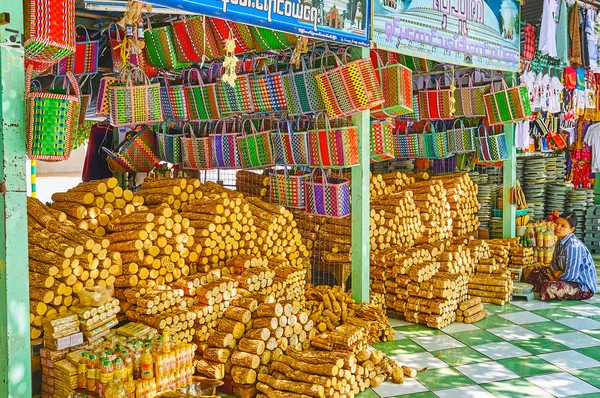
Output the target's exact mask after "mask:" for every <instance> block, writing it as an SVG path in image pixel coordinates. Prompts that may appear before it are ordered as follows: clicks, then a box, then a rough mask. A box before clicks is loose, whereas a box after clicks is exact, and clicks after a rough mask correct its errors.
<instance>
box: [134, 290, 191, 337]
mask: <svg viewBox="0 0 600 398" xmlns="http://www.w3.org/2000/svg"><path fill="white" fill-rule="evenodd" d="M125 297H126V300H127V301H128V302H129V303H130V304H132V306H131V307H130V308H129V310H127V312H126V315H127V318H128V319H129V320H130V321H133V322H138V323H142V324H144V325H147V326H150V327H152V328H155V329H157V330H158V331H159V332H160V333H162V332H163V331H168V332H170V334H171V340H172V341H173V342H175V343H179V342H184V343H189V342H191V341H192V340H193V338H194V335H195V334H196V330H195V329H194V324H195V321H196V318H197V315H196V313H195V312H194V311H189V310H188V308H187V302H186V301H185V300H184V299H183V291H182V290H181V289H173V288H171V287H169V286H163V285H156V286H153V287H148V288H145V287H141V286H140V287H133V288H130V289H127V290H126V291H125Z"/></svg>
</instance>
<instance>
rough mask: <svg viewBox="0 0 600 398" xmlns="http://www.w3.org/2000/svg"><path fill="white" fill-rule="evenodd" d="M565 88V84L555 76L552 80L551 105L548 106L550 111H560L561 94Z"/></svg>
mask: <svg viewBox="0 0 600 398" xmlns="http://www.w3.org/2000/svg"><path fill="white" fill-rule="evenodd" d="M564 88H565V86H564V85H563V84H562V83H561V82H560V79H559V78H558V77H556V76H553V77H552V80H551V81H550V106H549V107H548V111H549V112H550V113H558V112H560V94H561V93H562V90H563V89H564Z"/></svg>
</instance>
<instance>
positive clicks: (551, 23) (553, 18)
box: [538, 0, 560, 57]
mask: <svg viewBox="0 0 600 398" xmlns="http://www.w3.org/2000/svg"><path fill="white" fill-rule="evenodd" d="M559 6H560V2H559V0H544V10H543V12H542V27H541V28H540V42H539V45H538V49H539V50H540V52H541V53H542V54H544V55H549V56H551V57H556V28H557V26H558V13H559Z"/></svg>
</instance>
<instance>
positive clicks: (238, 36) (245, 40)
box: [210, 18, 254, 54]
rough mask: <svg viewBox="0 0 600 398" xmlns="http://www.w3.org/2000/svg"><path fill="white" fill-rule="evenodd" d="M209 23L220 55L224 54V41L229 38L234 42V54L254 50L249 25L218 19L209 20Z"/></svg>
mask: <svg viewBox="0 0 600 398" xmlns="http://www.w3.org/2000/svg"><path fill="white" fill-rule="evenodd" d="M210 23H211V26H212V28H213V32H214V35H215V38H216V40H217V42H218V44H219V46H220V49H221V53H222V54H225V53H226V51H225V41H226V40H227V39H228V38H229V36H231V37H233V39H234V40H235V51H234V52H235V53H236V54H241V53H245V52H248V51H252V50H254V42H253V38H252V32H251V31H250V26H249V25H246V24H241V23H238V22H233V21H226V20H224V19H219V18H210Z"/></svg>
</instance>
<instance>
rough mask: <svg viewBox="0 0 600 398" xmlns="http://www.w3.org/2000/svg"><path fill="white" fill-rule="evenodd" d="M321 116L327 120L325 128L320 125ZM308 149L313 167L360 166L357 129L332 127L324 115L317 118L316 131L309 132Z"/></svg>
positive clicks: (353, 127) (352, 127)
mask: <svg viewBox="0 0 600 398" xmlns="http://www.w3.org/2000/svg"><path fill="white" fill-rule="evenodd" d="M321 115H323V116H324V118H325V127H324V128H321V127H319V123H318V119H319V117H320V116H321ZM308 148H309V161H310V165H311V166H322V167H329V168H344V167H352V166H356V165H357V164H359V158H358V130H357V128H356V127H355V126H349V127H331V124H330V123H329V119H328V118H327V116H326V115H324V114H322V113H321V114H319V115H317V117H316V118H315V129H314V130H311V131H309V136H308Z"/></svg>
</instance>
